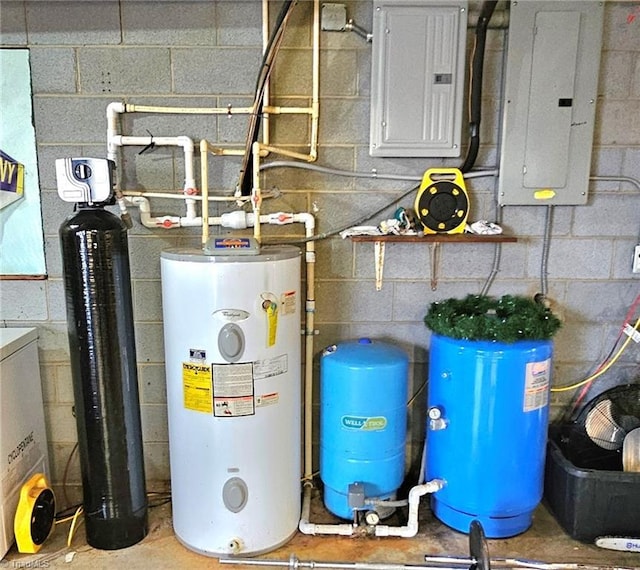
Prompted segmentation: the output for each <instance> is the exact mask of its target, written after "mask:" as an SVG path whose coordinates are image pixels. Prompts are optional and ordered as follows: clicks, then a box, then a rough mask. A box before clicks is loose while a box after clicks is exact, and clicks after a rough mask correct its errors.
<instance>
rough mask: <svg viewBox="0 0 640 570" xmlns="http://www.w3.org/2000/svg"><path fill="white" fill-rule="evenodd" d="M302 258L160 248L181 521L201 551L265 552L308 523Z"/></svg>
mask: <svg viewBox="0 0 640 570" xmlns="http://www.w3.org/2000/svg"><path fill="white" fill-rule="evenodd" d="M300 257H301V252H300V250H299V249H298V248H295V247H292V246H283V247H264V248H262V249H261V250H260V252H259V253H257V254H256V255H219V254H214V255H207V254H205V253H203V252H202V251H200V250H170V251H165V252H163V253H162V255H161V270H162V304H163V313H164V344H165V365H166V379H167V406H168V417H169V451H170V463H171V494H172V506H173V527H174V531H175V533H176V535H177V536H178V539H179V540H180V541H181V542H182V543H183V544H184V545H185V546H187V547H188V548H190V549H192V550H195V551H197V552H200V553H202V554H206V555H210V556H213V555H221V554H224V555H226V554H242V555H246V554H259V553H262V552H266V551H268V550H272V549H275V548H277V547H278V546H280V545H282V544H284V543H285V542H287V541H288V540H289V539H290V538H291V537H292V536H293V534H295V532H296V529H297V526H298V521H299V518H300V476H301V409H300V408H301V365H300V351H301V349H300V347H301V338H300V322H301V319H300V306H301V299H300Z"/></svg>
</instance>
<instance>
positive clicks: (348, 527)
mask: <svg viewBox="0 0 640 570" xmlns="http://www.w3.org/2000/svg"><path fill="white" fill-rule="evenodd" d="M311 490H312V487H311V484H310V483H309V484H307V485H305V487H304V496H303V497H302V513H301V515H300V522H299V523H298V530H299V531H300V532H301V533H302V534H339V535H341V536H351V535H352V534H353V531H354V529H355V527H354V525H352V524H347V523H343V524H314V523H312V522H309V518H310V513H311Z"/></svg>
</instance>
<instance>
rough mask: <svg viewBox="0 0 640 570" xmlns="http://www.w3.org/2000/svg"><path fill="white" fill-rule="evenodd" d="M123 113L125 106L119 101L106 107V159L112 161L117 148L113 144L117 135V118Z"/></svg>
mask: <svg viewBox="0 0 640 570" xmlns="http://www.w3.org/2000/svg"><path fill="white" fill-rule="evenodd" d="M124 112H125V104H124V103H122V102H121V101H114V102H112V103H109V104H108V105H107V158H108V159H110V160H114V161H115V159H116V150H117V147H118V146H119V145H117V144H116V143H115V142H114V137H115V136H116V134H117V133H118V117H119V116H120V114H122V113H124Z"/></svg>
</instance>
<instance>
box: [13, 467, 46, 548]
mask: <svg viewBox="0 0 640 570" xmlns="http://www.w3.org/2000/svg"><path fill="white" fill-rule="evenodd" d="M55 515H56V499H55V496H54V494H53V491H52V490H51V488H50V487H49V483H48V481H47V478H46V477H45V476H44V474H42V473H36V474H35V475H33V476H32V477H31V478H30V479H29V480H28V481H27V482H26V483H25V484H24V485H22V488H21V489H20V499H19V500H18V508H17V510H16V516H15V518H14V521H13V531H14V533H15V535H16V545H17V546H18V552H21V553H25V554H34V553H36V552H38V550H40V548H41V547H42V545H43V543H44V541H45V540H46V539H47V538H48V537H49V534H51V529H52V528H53V523H54V520H55Z"/></svg>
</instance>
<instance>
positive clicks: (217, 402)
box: [212, 362, 255, 417]
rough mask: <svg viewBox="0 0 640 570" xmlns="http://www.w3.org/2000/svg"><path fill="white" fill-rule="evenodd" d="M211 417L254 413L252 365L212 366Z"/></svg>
mask: <svg viewBox="0 0 640 570" xmlns="http://www.w3.org/2000/svg"><path fill="white" fill-rule="evenodd" d="M212 370H213V404H214V405H213V408H214V409H213V415H214V416H218V417H235V416H250V415H253V414H254V413H255V405H254V378H253V364H252V363H251V362H248V363H243V364H213V365H212Z"/></svg>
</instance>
